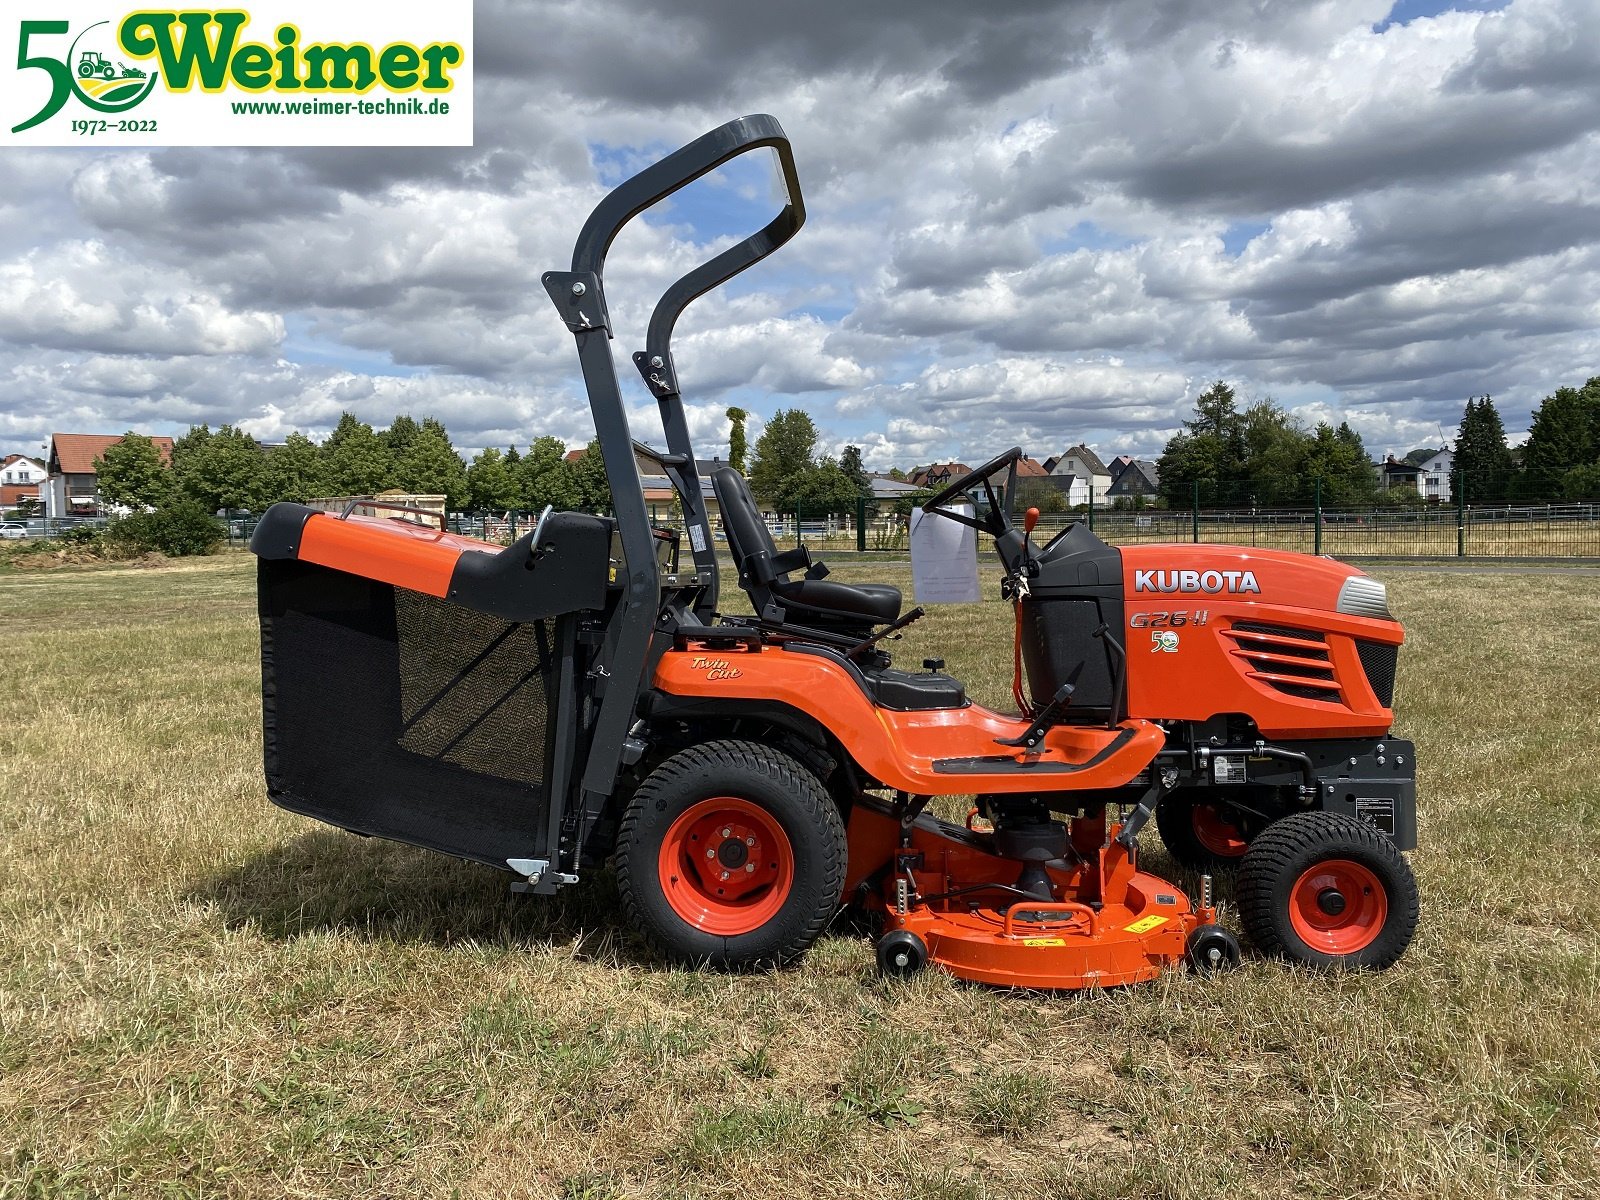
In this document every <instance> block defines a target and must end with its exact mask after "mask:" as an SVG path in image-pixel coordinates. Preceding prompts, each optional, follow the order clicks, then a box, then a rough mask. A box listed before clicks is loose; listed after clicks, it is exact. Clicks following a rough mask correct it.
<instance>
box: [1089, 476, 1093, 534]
mask: <svg viewBox="0 0 1600 1200" xmlns="http://www.w3.org/2000/svg"><path fill="white" fill-rule="evenodd" d="M1089 532H1090V533H1093V532H1094V476H1093V475H1091V476H1089Z"/></svg>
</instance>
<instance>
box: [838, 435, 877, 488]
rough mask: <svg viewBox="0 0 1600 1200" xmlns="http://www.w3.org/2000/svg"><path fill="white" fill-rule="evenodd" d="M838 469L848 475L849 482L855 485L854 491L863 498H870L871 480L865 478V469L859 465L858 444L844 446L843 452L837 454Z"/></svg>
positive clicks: (859, 449)
mask: <svg viewBox="0 0 1600 1200" xmlns="http://www.w3.org/2000/svg"><path fill="white" fill-rule="evenodd" d="M839 469H840V470H841V471H843V472H844V473H845V474H846V475H848V476H849V477H850V482H851V483H853V484H855V485H856V491H857V492H858V493H860V495H861V497H862V498H863V499H865V500H870V499H872V480H870V479H868V478H867V469H866V468H865V467H863V466H862V465H861V447H860V446H846V447H845V448H844V453H843V454H841V455H839Z"/></svg>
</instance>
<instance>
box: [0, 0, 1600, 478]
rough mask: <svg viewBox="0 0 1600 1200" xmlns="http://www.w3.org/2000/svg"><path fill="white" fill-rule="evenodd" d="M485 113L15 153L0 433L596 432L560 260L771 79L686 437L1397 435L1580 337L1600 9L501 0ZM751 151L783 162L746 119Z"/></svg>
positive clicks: (470, 436) (1596, 327) (633, 269)
mask: <svg viewBox="0 0 1600 1200" xmlns="http://www.w3.org/2000/svg"><path fill="white" fill-rule="evenodd" d="M475 22H476V35H475V45H474V47H473V51H472V53H473V54H474V56H475V63H476V67H475V69H476V73H477V75H476V78H477V86H476V95H475V103H476V111H477V125H476V144H475V145H474V146H473V147H471V148H462V149H407V150H393V149H388V150H386V149H341V150H325V149H282V150H238V149H171V150H146V151H103V150H92V149H63V150H18V149H8V150H6V151H0V158H3V159H4V160H6V161H5V162H4V166H5V167H7V168H9V169H7V170H5V171H4V173H3V175H0V212H3V220H0V452H9V451H12V450H17V451H22V452H25V453H35V454H37V453H39V452H40V451H41V449H42V447H43V445H44V443H45V441H46V439H47V438H48V437H49V435H50V434H51V433H52V432H56V431H62V432H104V433H116V432H121V431H123V430H125V429H129V428H133V429H137V430H139V431H140V432H143V433H148V434H162V433H181V432H182V431H183V430H185V429H186V428H188V427H189V426H190V425H191V424H196V423H200V422H207V423H209V424H211V425H212V426H213V427H215V426H217V425H219V424H222V423H224V422H231V423H234V424H237V425H240V426H242V427H243V428H244V429H246V430H248V431H249V432H251V433H253V434H255V435H256V436H257V437H259V438H261V439H263V440H267V441H279V440H281V439H282V438H283V437H284V436H285V435H286V434H288V433H289V432H290V431H291V430H297V429H298V430H301V431H304V432H307V433H310V434H311V435H312V436H313V437H321V436H323V435H325V434H326V433H327V432H328V431H329V430H330V429H331V428H332V427H333V425H334V424H335V423H336V422H337V420H338V418H339V415H340V413H341V412H342V411H344V410H349V411H351V412H354V413H356V414H357V415H358V416H360V417H361V418H363V419H365V420H368V421H371V422H373V423H375V424H377V425H379V426H382V425H384V424H386V423H387V422H388V421H389V419H390V418H391V417H392V416H393V415H394V414H396V413H397V412H409V413H411V414H412V415H414V416H416V417H417V418H419V419H420V418H421V417H423V416H426V415H435V416H437V417H439V418H440V419H441V420H443V421H444V422H445V424H446V425H447V426H448V427H449V429H450V432H451V434H452V436H453V438H454V440H455V443H456V445H457V446H458V447H459V448H462V449H464V450H465V451H467V452H468V453H469V454H470V453H471V452H472V451H474V450H476V449H477V448H479V447H481V446H485V445H500V446H504V445H507V444H511V443H515V444H517V445H519V446H526V444H527V443H528V442H530V441H531V440H532V439H533V438H535V437H538V436H541V435H545V434H554V435H555V436H558V437H560V438H563V439H564V440H566V441H567V442H568V443H570V444H572V445H578V444H581V443H582V442H584V441H585V440H587V438H588V437H589V436H590V435H591V431H592V426H591V423H590V419H589V416H588V409H587V405H586V403H585V400H584V397H583V391H582V387H581V383H580V382H579V380H578V377H577V371H576V365H577V364H576V356H575V354H574V350H573V343H572V339H571V336H570V335H569V334H568V333H567V332H566V330H565V328H564V326H563V325H562V324H561V322H560V320H559V318H558V317H557V315H556V313H555V310H554V308H553V307H552V306H551V305H550V302H549V300H548V298H547V297H546V296H545V293H544V290H543V288H542V287H541V286H540V284H539V275H540V274H541V272H543V271H545V270H549V269H552V268H555V269H565V268H566V266H567V264H568V261H569V259H570V256H571V246H572V241H573V239H574V238H575V236H576V234H577V231H578V229H579V227H580V226H581V225H582V222H583V219H584V217H585V216H586V215H587V213H588V211H589V209H590V208H591V207H592V206H593V204H594V203H595V202H596V201H597V200H598V199H599V198H600V196H601V195H603V193H604V191H605V190H606V188H607V187H609V186H610V185H612V184H615V183H616V182H617V181H618V180H620V179H621V178H623V177H625V175H626V174H628V173H629V172H630V171H631V170H634V169H637V168H638V167H639V166H642V165H643V164H645V163H646V162H648V161H650V160H651V159H652V158H653V157H655V156H657V155H659V154H661V153H664V152H666V151H668V150H670V149H672V148H674V147H675V146H677V145H679V144H682V143H683V142H686V141H689V140H690V139H692V138H693V137H695V136H697V135H698V134H700V133H702V132H704V131H705V130H707V129H710V128H712V127H713V126H715V125H718V124H721V123H722V122H723V121H725V120H728V119H729V118H731V117H734V116H737V115H740V114H743V113H747V112H770V113H772V114H773V115H775V116H776V117H778V119H779V120H780V121H781V122H782V123H783V125H784V127H785V129H786V130H787V131H788V133H789V135H790V137H791V139H792V141H793V144H794V150H795V155H796V158H797V160H798V163H799V169H800V177H801V183H802V187H803V189H804V191H805V197H806V204H807V208H808V210H809V219H808V222H807V224H806V226H805V228H804V229H802V230H801V232H800V233H799V235H798V236H797V237H796V238H795V239H794V241H792V242H790V243H789V245H787V246H785V247H784V248H783V249H782V250H780V251H779V252H778V253H777V254H776V255H774V256H773V257H772V258H771V259H769V260H767V261H766V262H764V263H762V264H761V265H760V266H758V267H756V268H755V269H753V270H752V271H750V272H748V273H746V274H745V275H743V276H740V277H739V278H738V279H736V280H735V281H733V283H732V284H731V285H729V286H728V287H727V288H725V289H723V290H722V291H720V292H717V293H713V294H712V295H710V296H707V297H705V298H703V299H702V300H700V301H698V302H697V303H696V304H695V305H694V306H693V307H691V308H690V310H689V311H688V312H687V313H686V314H685V316H684V318H683V319H682V321H681V322H680V324H679V327H678V335H677V338H676V340H675V343H674V346H675V351H676V358H677V364H678V367H679V375H680V382H681V384H682V386H683V391H684V396H685V400H686V403H687V404H688V406H689V410H690V416H691V428H692V429H693V431H694V433H695V436H696V438H697V448H698V449H699V451H700V453H701V454H702V455H704V456H710V455H712V454H717V453H725V452H726V437H727V429H728V422H727V420H726V418H725V416H724V412H725V410H726V408H727V407H728V406H729V405H732V404H737V405H740V406H742V407H744V408H746V409H748V410H749V411H750V412H751V413H752V416H753V427H752V433H753V434H755V433H759V429H760V425H761V422H762V421H763V419H764V418H766V417H769V416H770V415H771V414H772V413H773V412H775V411H777V410H779V409H784V408H793V407H801V408H804V409H806V410H807V411H809V412H810V413H811V414H812V416H813V418H814V419H815V421H816V423H817V425H818V427H819V428H820V429H821V431H822V443H823V448H824V449H827V450H831V451H833V452H837V451H838V450H839V449H841V448H842V447H843V446H844V445H846V444H856V445H859V446H860V447H862V449H863V451H864V454H865V459H866V462H867V465H868V466H869V467H871V468H874V469H887V468H888V467H890V466H899V467H903V468H907V469H909V468H910V467H912V466H913V465H916V464H920V463H926V462H929V461H933V460H937V459H949V458H954V459H964V460H966V461H968V462H978V461H980V460H982V459H984V458H986V457H989V456H990V455H992V454H995V453H998V452H999V451H1001V450H1004V449H1006V448H1007V447H1009V446H1011V445H1013V444H1020V445H1022V446H1023V447H1024V448H1025V449H1026V450H1027V451H1029V452H1030V453H1032V454H1034V455H1036V456H1037V457H1040V458H1044V457H1047V456H1050V455H1053V454H1059V453H1060V452H1061V451H1062V450H1064V449H1066V448H1067V447H1068V446H1070V445H1072V444H1074V443H1077V442H1080V441H1083V442H1087V443H1088V444H1089V445H1090V446H1092V447H1094V448H1095V449H1097V450H1098V451H1099V452H1100V455H1101V457H1102V458H1106V459H1109V458H1110V457H1112V456H1114V455H1116V454H1122V453H1129V454H1135V455H1138V456H1142V457H1154V456H1156V455H1158V454H1159V453H1160V450H1161V447H1162V445H1163V444H1164V442H1165V441H1166V439H1167V438H1168V437H1169V436H1170V435H1171V434H1172V433H1173V432H1174V431H1175V430H1176V429H1177V428H1178V427H1179V423H1180V422H1181V421H1182V420H1183V419H1184V418H1185V417H1186V416H1188V415H1189V413H1190V410H1191V406H1192V403H1193V400H1194V398H1195V396H1196V395H1198V394H1199V392H1201V391H1203V390H1204V389H1205V388H1206V387H1207V386H1208V385H1209V383H1210V382H1211V381H1212V380H1214V379H1219V378H1220V379H1225V380H1227V381H1228V382H1230V383H1231V384H1233V386H1234V387H1235V388H1236V389H1237V391H1238V393H1239V395H1240V396H1241V397H1242V398H1243V399H1246V400H1253V399H1260V398H1263V397H1268V396H1270V397H1273V398H1275V399H1276V400H1277V402H1278V403H1280V404H1281V405H1283V406H1284V407H1286V408H1288V409H1290V410H1291V411H1292V412H1293V413H1295V414H1296V415H1297V416H1298V417H1299V418H1301V419H1302V420H1304V421H1305V422H1307V423H1314V422H1316V421H1320V420H1329V421H1332V422H1335V423H1337V422H1338V421H1339V420H1341V419H1345V420H1348V421H1349V422H1350V423H1351V425H1352V426H1354V427H1355V428H1356V429H1357V430H1358V431H1359V432H1360V433H1361V434H1362V436H1363V437H1364V439H1365V440H1366V443H1367V446H1368V449H1369V450H1371V451H1372V452H1373V453H1374V454H1375V455H1379V454H1382V453H1384V452H1394V453H1397V454H1398V453H1404V452H1405V451H1407V450H1409V449H1412V448H1414V447H1418V446H1422V445H1437V444H1439V442H1440V439H1441V437H1443V438H1445V439H1448V438H1450V437H1452V436H1453V434H1454V432H1455V427H1456V424H1457V422H1459V420H1460V417H1461V412H1462V408H1463V406H1464V404H1465V401H1466V400H1467V398H1468V397H1469V396H1476V395H1483V394H1489V395H1492V396H1493V397H1494V399H1495V401H1496V402H1497V404H1498V405H1499V406H1500V409H1501V412H1502V414H1503V416H1504V419H1505V423H1506V427H1507V429H1508V430H1509V431H1511V432H1512V434H1513V440H1516V435H1517V434H1519V433H1520V432H1521V431H1523V430H1525V429H1526V428H1527V424H1528V418H1529V413H1530V411H1531V410H1532V408H1534V407H1535V406H1537V404H1538V403H1539V401H1540V399H1541V398H1542V397H1544V396H1545V395H1547V394H1548V393H1550V392H1551V391H1553V390H1554V389H1555V388H1557V387H1559V386H1562V385H1568V384H1571V385H1577V384H1581V383H1582V382H1583V381H1584V380H1585V379H1587V378H1588V377H1590V376H1592V375H1595V374H1600V289H1597V286H1596V280H1597V278H1600V276H1597V268H1600V189H1597V186H1596V184H1597V180H1600V87H1597V86H1596V83H1595V80H1596V78H1597V67H1600V2H1597V0H1511V2H1510V3H1462V2H1459V0H1458V2H1457V3H1455V4H1449V3H1430V2H1427V0H1402V2H1401V3H1399V4H1394V3H1391V2H1390V0H1203V2H1202V0H1163V3H1161V4H1159V5H1154V4H1128V3H1125V2H1118V0H1081V2H1064V0H1055V2H1045V0H1013V2H1011V3H1006V4H991V5H977V4H973V3H971V2H970V0H879V2H878V3H873V4H863V3H860V0H813V2H812V3H808V4H793V5H782V6H776V5H764V4H750V3H748V0H696V2H694V3H685V2H683V0H671V2H668V0H561V2H558V3H510V2H508V0H481V2H480V3H478V4H477V6H476V10H475ZM756 157H758V156H750V158H749V159H748V160H741V161H740V162H739V163H737V164H734V165H733V166H732V167H731V168H729V169H725V170H724V171H721V172H718V173H716V174H715V175H712V176H708V177H707V178H706V179H704V180H702V181H701V182H699V183H698V184H696V185H694V187H693V188H691V189H690V190H688V191H686V192H684V193H681V194H680V197H679V198H678V199H676V200H675V201H673V202H671V203H670V204H668V205H665V206H663V207H661V208H659V209H656V210H652V211H651V212H649V213H647V214H645V216H644V217H642V218H641V219H639V220H637V221H635V222H634V223H633V225H631V226H629V228H628V229H627V230H626V231H625V232H624V233H623V235H622V236H621V237H620V238H619V239H618V240H617V242H616V244H615V245H614V246H613V248H612V251H611V255H610V259H609V262H608V266H607V274H606V290H607V299H608V302H609V305H610V310H611V313H612V317H613V324H614V326H615V329H616V334H617V338H616V341H615V343H614V349H615V351H616V354H617V358H618V367H619V374H621V376H622V378H623V381H624V386H625V387H630V388H633V391H632V392H631V393H630V401H631V402H632V403H633V404H635V405H636V408H635V409H634V415H635V431H634V432H635V436H636V437H638V438H640V440H644V441H649V442H655V443H657V444H659V443H660V441H661V436H660V429H659V424H658V422H657V420H656V418H655V413H654V405H653V404H651V403H650V402H649V399H648V397H647V396H646V395H645V393H644V392H643V389H642V386H641V385H637V377H636V376H635V375H634V373H633V371H632V368H631V365H630V363H629V355H631V353H632V352H633V351H634V350H637V349H639V348H641V347H642V345H643V335H644V328H645V324H646V321H647V320H648V317H649V313H650V310H651V308H652V307H653V305H654V302H655V299H656V298H657V296H659V294H660V293H661V292H662V291H663V290H664V289H665V287H666V286H667V285H668V284H669V283H670V282H671V281H672V280H673V279H674V278H676V277H677V276H678V275H680V274H682V273H683V272H684V271H686V270H688V269H689V268H691V267H692V266H694V265H695V264H696V263H698V262H700V261H702V260H704V259H705V258H707V257H709V256H711V255H712V254H714V253H716V252H717V251H718V250H720V249H721V248H722V247H724V246H726V245H728V244H729V243H730V242H731V241H732V240H735V239H736V238H738V237H742V236H743V235H744V234H746V233H748V232H750V231H752V230H754V229H755V228H758V227H759V226H761V225H763V224H765V222H766V221H767V220H768V219H770V217H771V215H772V213H773V212H774V211H775V209H776V205H777V203H778V201H777V198H776V192H775V190H774V186H773V184H772V183H771V181H770V180H769V178H768V171H769V167H768V165H767V164H766V163H763V162H756V161H751V160H754V159H755V158H756ZM759 157H762V158H765V157H766V156H759Z"/></svg>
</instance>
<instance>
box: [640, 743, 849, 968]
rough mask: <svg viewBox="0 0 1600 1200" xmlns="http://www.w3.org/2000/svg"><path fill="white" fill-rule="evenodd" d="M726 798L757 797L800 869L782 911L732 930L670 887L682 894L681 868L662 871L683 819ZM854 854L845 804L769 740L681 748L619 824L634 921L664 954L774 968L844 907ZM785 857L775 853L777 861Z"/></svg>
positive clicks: (719, 964) (754, 802)
mask: <svg viewBox="0 0 1600 1200" xmlns="http://www.w3.org/2000/svg"><path fill="white" fill-rule="evenodd" d="M718 797H732V798H735V799H736V800H737V801H739V802H743V803H746V804H748V805H751V806H753V807H754V808H755V809H758V810H760V811H761V812H762V813H764V814H765V815H766V817H767V818H768V819H769V820H770V821H771V822H772V823H775V824H776V826H777V827H778V828H780V829H781V830H782V833H783V835H784V837H785V838H786V839H787V843H788V845H787V852H788V854H789V856H790V857H789V859H788V860H787V861H788V862H789V864H790V867H791V871H792V878H791V881H790V883H789V885H788V889H787V893H786V894H785V895H783V896H782V898H781V901H779V900H775V901H774V902H775V903H778V905H779V906H778V907H777V909H776V911H774V912H772V914H771V915H770V916H769V917H767V918H766V919H764V920H762V921H761V922H760V924H758V925H756V926H754V927H752V928H749V929H747V930H741V931H739V932H732V933H716V932H709V931H708V930H706V929H705V928H701V927H699V926H698V925H697V924H695V923H693V922H691V921H690V920H689V919H687V918H686V917H685V916H684V915H683V914H682V913H680V911H679V910H678V908H676V907H674V902H673V900H672V899H669V897H668V894H667V889H668V888H669V887H672V886H674V885H678V888H679V890H678V892H677V894H678V895H680V896H681V895H683V892H682V890H681V888H682V885H681V883H680V876H679V875H678V874H677V873H671V874H669V875H667V876H666V877H664V875H663V862H662V855H663V846H664V845H665V844H666V843H667V839H668V837H669V834H673V832H674V826H675V824H676V823H677V822H678V821H679V818H680V817H685V815H686V814H689V813H690V810H692V809H695V808H696V806H697V805H701V804H702V803H703V802H706V801H710V800H713V799H715V798H718ZM674 836H676V835H674ZM708 844H709V843H708ZM733 849H734V850H738V849H739V848H738V846H736V845H735V846H733ZM740 853H742V851H741V852H740ZM708 857H710V856H709V855H708ZM847 857H848V852H847V849H846V843H845V834H844V823H843V822H842V821H841V820H840V818H839V810H838V808H837V807H836V806H835V804H834V802H833V800H832V799H831V798H830V797H829V796H828V791H827V789H826V788H825V787H823V785H822V783H821V782H820V781H819V780H818V779H817V777H816V776H815V775H813V774H812V773H811V772H810V771H808V770H806V768H805V767H804V766H802V765H801V764H800V763H798V762H796V761H795V760H794V759H793V758H792V757H790V756H789V755H787V754H785V753H783V752H782V751H780V750H776V749H774V748H773V747H771V746H765V745H761V744H760V743H755V742H738V741H722V742H708V743H706V744H705V745H703V746H694V747H691V748H690V749H688V750H682V751H680V752H678V753H677V754H674V755H673V756H672V757H671V758H669V759H667V760H666V761H665V762H663V763H662V764H661V765H660V766H658V767H657V768H656V769H655V770H654V771H652V772H651V773H650V775H649V777H648V778H647V779H645V781H644V782H643V783H642V784H640V785H639V788H638V790H637V791H636V792H635V793H634V795H633V798H632V800H631V801H630V802H629V803H628V806H627V808H626V810H625V811H624V812H623V815H622V821H621V824H620V825H619V827H618V829H617V851H616V871H617V888H618V891H619V892H620V894H621V897H622V908H623V912H624V913H625V914H626V915H627V918H628V920H629V921H630V922H632V924H633V925H634V926H635V927H636V928H638V930H639V931H640V933H642V934H643V935H644V938H645V940H646V941H647V942H648V943H649V944H650V945H651V947H652V948H654V949H655V950H656V951H657V952H658V953H660V954H661V955H662V956H663V957H665V958H668V959H670V960H672V961H673V962H678V963H685V964H691V965H702V964H703V965H709V966H713V967H717V968H720V969H723V970H741V969H746V968H755V967H770V966H777V965H780V964H782V963H786V962H789V961H791V960H792V959H794V958H796V957H797V956H799V955H800V954H803V953H804V952H805V951H806V949H807V948H808V947H809V946H810V945H811V943H812V942H814V941H815V940H816V939H817V937H818V935H819V934H821V932H822V931H823V930H824V929H825V928H826V927H827V925H828V922H829V920H830V919H831V918H832V916H833V914H834V912H835V911H836V910H837V909H838V907H839V900H840V894H841V892H842V891H843V889H844V876H845V865H846V860H847ZM781 859H782V854H781V853H780V854H778V855H776V856H774V865H776V862H777V861H779V860H781ZM684 874H685V875H687V872H684ZM689 879H690V881H691V882H692V880H693V877H692V876H689ZM774 890H777V889H776V888H775V889H774Z"/></svg>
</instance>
